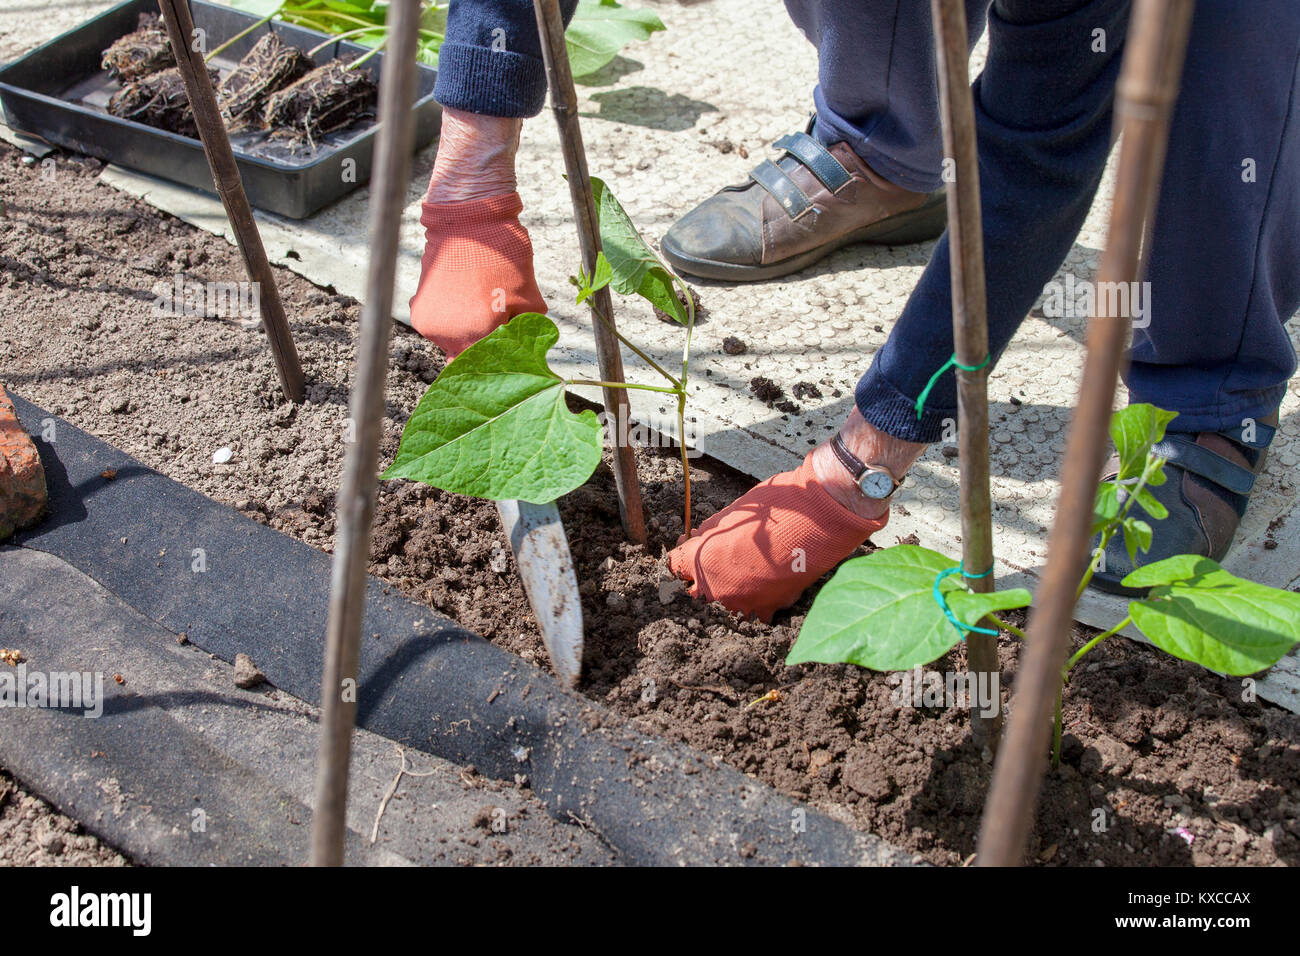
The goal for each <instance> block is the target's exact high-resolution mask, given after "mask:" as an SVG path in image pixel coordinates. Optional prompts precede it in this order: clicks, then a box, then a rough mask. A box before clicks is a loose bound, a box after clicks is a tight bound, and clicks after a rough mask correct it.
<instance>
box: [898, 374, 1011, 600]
mask: <svg viewBox="0 0 1300 956" xmlns="http://www.w3.org/2000/svg"><path fill="white" fill-rule="evenodd" d="M991 361H993V356H992V354H989V355H986V356H984V361H982V362H980V363H979V365H962V364H961V363H960V362H958V361H957V353H956V352H953V353H952V357H951V358H950V359H948V361H946V362H944V363H943V364H942V365H940V366H939V370H938V371H937V372H935V373H934V374H933V375H931V376H930V381H928V382H926V383H925V388H923V389H921V394H920V395H918V396H917V397H916V420H917V421H918V422H919V421H920V420H921V411H922V409H924V408H925V400H926V399H927V398H929V397H930V389H932V388H934V383H935V382H937V381H939V376H940V375H942V374H943V373H944V372H946V371H948V369H950V368H959V369H961V370H962V371H963V372H978V371H979V370H980V369H982V368H983V367H984V366H986V365H988V364H989V362H991ZM966 576H967V577H971V575H969V574H968V575H966ZM978 576H980V577H982V575H978Z"/></svg>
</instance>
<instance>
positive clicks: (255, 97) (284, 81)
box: [217, 33, 313, 132]
mask: <svg viewBox="0 0 1300 956" xmlns="http://www.w3.org/2000/svg"><path fill="white" fill-rule="evenodd" d="M312 66H313V64H312V61H311V58H310V57H308V56H307V54H305V53H303V52H302V51H301V50H299V49H298V48H297V47H293V46H290V45H289V44H288V43H285V42H284V41H283V40H282V39H280V35H279V34H278V33H268V34H266V35H265V36H263V37H262V38H261V39H260V40H258V41H257V43H256V44H254V46H253V48H252V49H251V50H249V51H248V52H247V53H245V54H244V58H243V59H242V60H240V61H239V66H237V67H236V68H235V70H234V72H232V73H231V74H230V75H229V76H228V77H226V79H225V81H224V82H223V83H222V84H221V86H219V87H218V88H217V100H218V102H219V103H220V104H221V115H222V117H223V118H224V119H225V121H226V126H227V127H228V128H229V129H230V131H231V132H238V131H240V130H243V129H249V128H253V127H255V126H257V125H258V124H259V123H260V122H261V119H262V113H263V109H264V107H265V106H266V101H267V100H268V99H269V98H270V97H271V95H272V94H273V93H276V92H278V91H280V90H282V89H284V88H285V87H287V86H289V85H290V84H292V83H293V82H294V81H295V80H298V79H301V78H302V77H303V76H305V75H306V74H307V73H309V72H310V71H311V69H312Z"/></svg>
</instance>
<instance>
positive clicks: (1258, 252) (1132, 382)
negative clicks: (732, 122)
mask: <svg viewBox="0 0 1300 956" xmlns="http://www.w3.org/2000/svg"><path fill="white" fill-rule="evenodd" d="M786 5H787V7H788V8H789V9H790V13H791V15H792V16H793V17H794V19H795V22H796V23H797V24H798V25H799V26H800V28H801V29H802V30H803V31H804V32H805V34H806V35H808V37H809V39H811V40H812V41H813V42H814V43H815V44H816V45H817V46H818V51H819V84H818V89H817V92H816V95H815V100H816V105H817V108H818V118H817V130H816V131H817V135H818V136H819V138H821V139H823V140H824V141H826V142H834V141H836V140H847V141H848V142H850V144H851V145H853V147H854V149H855V150H856V151H857V152H859V153H860V154H861V155H862V156H863V157H864V158H865V159H866V160H867V161H868V163H870V164H871V165H872V166H873V168H876V169H878V170H879V171H880V173H881V175H883V176H885V177H886V178H889V179H891V180H893V181H895V182H897V183H898V184H899V185H902V186H906V187H908V188H911V189H917V190H929V189H934V188H936V187H937V186H938V185H939V183H940V182H941V176H940V173H941V164H942V151H943V148H942V138H941V134H940V131H939V114H938V107H937V88H936V80H935V69H934V65H933V63H934V52H933V45H934V40H933V35H932V32H931V24H930V17H929V13H928V6H929V5H928V3H926V2H924V0H787V4H786ZM966 6H967V14H968V19H969V21H970V23H971V33H972V42H973V39H974V36H975V35H977V34H978V30H979V25H980V24H981V23H982V22H983V19H984V15H985V11H986V10H987V19H988V29H989V56H988V61H987V63H986V65H985V68H984V71H983V73H982V75H981V76H980V77H979V79H978V80H977V81H976V83H975V87H974V98H975V116H976V124H977V130H978V137H979V157H980V198H981V202H982V206H983V214H984V255H985V269H986V275H987V282H988V317H989V344H990V349H991V351H992V354H993V357H994V359H995V360H996V359H997V357H998V356H999V355H1001V353H1002V352H1003V350H1004V349H1005V348H1006V347H1007V344H1008V343H1009V342H1010V341H1011V338H1012V336H1013V335H1014V334H1015V332H1016V329H1017V328H1019V326H1020V323H1021V321H1022V320H1023V318H1024V316H1025V315H1026V314H1027V313H1028V312H1029V310H1030V309H1031V308H1032V307H1033V305H1034V302H1035V301H1036V300H1037V299H1038V297H1039V295H1040V294H1042V293H1043V291H1044V287H1045V285H1046V284H1047V283H1049V282H1050V281H1051V280H1052V277H1053V275H1054V274H1055V273H1056V271H1057V269H1058V268H1059V267H1060V265H1061V263H1062V262H1063V261H1064V259H1065V256H1066V254H1067V253H1068V252H1069V250H1070V247H1071V245H1072V243H1073V241H1074V238H1075V236H1076V235H1077V233H1078V230H1079V228H1080V226H1081V225H1082V224H1083V220H1084V218H1085V217H1086V215H1087V213H1088V209H1089V207H1090V206H1091V204H1092V200H1093V198H1094V195H1095V193H1096V190H1097V186H1098V183H1099V181H1100V178H1101V174H1102V170H1103V168H1104V166H1105V162H1106V157H1107V154H1108V152H1109V148H1110V138H1111V128H1112V115H1111V114H1112V109H1111V107H1112V103H1113V98H1114V87H1115V79H1116V77H1117V75H1118V72H1119V66H1120V59H1121V55H1122V53H1123V40H1124V32H1125V28H1126V26H1127V20H1128V12H1129V3H1128V0H994V2H993V4H992V6H991V8H990V7H989V4H988V3H987V0H983V2H981V0H968V2H967V4H966ZM1099 30H1100V31H1104V32H1103V33H1101V34H1099V33H1097V31H1099ZM1099 40H1103V41H1104V44H1103V43H1099V42H1098V41H1099ZM861 51H866V52H867V56H866V57H865V58H864V57H863V56H862V53H861ZM864 60H865V62H866V63H867V64H868V65H869V66H874V67H877V68H874V69H873V68H867V69H863V67H862V64H863V62H864ZM1298 67H1300V3H1297V2H1296V0H1200V2H1199V3H1197V6H1196V15H1195V20H1194V24H1193V30H1192V37H1191V44H1190V48H1189V49H1188V53H1187V63H1186V67H1185V71H1184V76H1183V82H1182V90H1181V93H1180V96H1179V100H1178V105H1177V108H1176V110H1175V116H1174V121H1173V126H1172V131H1171V138H1170V144H1169V154H1168V159H1167V163H1166V168H1165V175H1164V182H1163V186H1162V189H1161V193H1160V201H1159V206H1158V209H1157V214H1156V221H1155V226H1154V234H1153V241H1152V246H1151V255H1150V263H1149V269H1148V275H1147V278H1148V279H1149V281H1150V283H1151V285H1150V295H1149V301H1148V305H1149V309H1148V311H1147V313H1146V314H1145V315H1144V316H1143V317H1142V324H1143V325H1144V327H1141V328H1135V330H1134V336H1133V348H1132V354H1131V365H1130V367H1129V369H1128V372H1127V374H1126V376H1125V381H1126V384H1127V385H1128V388H1129V394H1130V398H1131V400H1133V401H1141V402H1152V403H1154V404H1156V405H1159V406H1161V407H1162V408H1167V409H1169V410H1171V411H1176V412H1178V413H1179V418H1178V419H1177V420H1176V421H1175V422H1174V424H1173V428H1175V429H1177V430H1180V431H1211V430H1212V431H1219V430H1234V429H1239V428H1241V427H1242V423H1243V420H1244V419H1247V418H1251V419H1258V418H1260V417H1262V416H1264V415H1266V414H1268V413H1269V412H1271V411H1273V410H1275V409H1276V407H1277V405H1278V403H1279V402H1280V401H1281V399H1282V395H1283V394H1284V392H1285V390H1286V383H1287V380H1288V379H1289V378H1290V377H1291V375H1292V374H1293V373H1294V372H1295V369H1296V356H1295V351H1294V349H1293V348H1292V346H1291V342H1290V338H1289V337H1288V336H1287V333H1286V329H1285V327H1284V325H1285V322H1286V321H1287V319H1288V318H1290V317H1291V316H1292V315H1293V314H1294V313H1295V312H1296V310H1297V309H1298V308H1300V102H1298V101H1300V87H1298V83H1300V78H1298V77H1297V68H1298ZM950 282H951V278H950V273H949V250H948V243H947V239H946V237H945V238H944V239H942V240H940V242H939V244H938V246H937V247H936V249H935V251H934V255H933V257H932V258H931V260H930V263H929V265H928V266H927V268H926V270H925V273H924V274H923V275H922V277H921V280H920V282H919V283H918V284H917V287H916V289H915V290H914V291H913V293H912V296H911V298H910V299H909V300H908V303H907V305H906V306H905V307H904V309H903V314H902V316H901V317H900V318H899V320H898V322H897V323H896V324H895V326H894V328H893V330H892V332H891V334H890V336H889V339H888V341H887V342H886V344H885V346H884V347H883V348H881V349H880V351H879V352H878V353H877V354H876V356H875V358H874V360H873V362H872V365H871V368H870V369H869V370H868V372H867V373H866V375H864V376H863V378H862V380H861V381H860V382H859V384H858V388H857V393H856V398H857V404H858V408H859V409H860V410H861V412H862V414H863V415H864V416H865V417H866V419H867V420H868V421H869V422H871V423H872V424H873V425H875V426H876V427H878V428H880V429H882V430H883V431H885V432H888V433H889V434H892V435H894V436H896V437H898V438H902V439H906V440H908V441H926V442H930V441H936V440H938V439H939V438H940V436H941V434H942V432H943V423H944V419H950V418H955V417H956V404H957V394H956V381H955V377H954V375H953V374H952V373H945V374H944V375H943V376H942V377H941V378H940V380H939V382H938V383H937V385H936V386H935V388H934V390H933V391H932V392H931V393H930V395H929V397H928V399H927V402H926V406H925V411H924V413H923V414H922V416H921V418H920V419H919V420H918V418H917V415H916V412H915V408H914V403H915V400H916V397H917V395H919V394H920V392H921V390H922V389H923V388H924V387H925V384H926V382H927V381H928V380H929V378H930V376H931V374H932V373H933V372H934V371H935V370H936V369H937V368H939V367H940V366H941V365H942V364H943V363H944V362H945V361H946V360H947V359H948V357H949V356H950V355H951V354H952V350H953V344H952V325H951V322H952V319H951V308H952V298H951V286H950Z"/></svg>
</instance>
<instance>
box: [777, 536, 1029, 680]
mask: <svg viewBox="0 0 1300 956" xmlns="http://www.w3.org/2000/svg"><path fill="white" fill-rule="evenodd" d="M953 564H955V562H954V561H953V560H952V559H951V558H949V557H947V556H946V555H942V554H940V553H939V552H937V551H931V550H929V549H928V548H922V547H918V546H916V545H911V544H903V545H897V546H895V547H892V548H884V549H882V550H880V551H873V552H872V553H871V554H868V555H866V556H865V557H861V558H853V559H852V560H850V561H846V562H844V564H842V565H840V567H839V570H837V571H836V572H835V576H834V577H832V578H831V579H830V580H829V581H828V582H826V586H825V587H823V588H822V589H821V591H820V592H819V593H818V595H817V598H816V600H814V601H813V606H812V609H811V610H810V611H809V612H808V616H807V618H805V619H804V623H803V627H802V628H801V629H800V631H799V637H798V639H797V640H796V641H795V644H794V647H792V648H791V649H790V654H789V656H787V657H786V660H785V662H786V664H787V665H789V664H801V663H805V662H807V661H820V662H823V663H841V662H845V663H850V664H857V665H859V666H861V667H869V668H871V669H872V670H877V671H893V670H908V669H909V668H912V667H917V666H919V665H921V664H928V663H929V662H930V661H932V660H934V659H935V658H937V657H940V656H942V655H943V654H944V653H945V652H946V651H948V650H949V649H950V648H952V647H954V646H955V645H957V644H959V643H961V640H962V632H960V631H959V630H958V629H957V628H955V627H953V625H952V624H951V622H949V620H948V619H947V618H946V617H945V616H944V613H943V609H942V608H940V607H939V604H938V602H936V601H935V599H934V593H933V591H934V580H935V577H936V576H937V575H938V574H939V573H940V572H941V571H944V570H946V569H948V568H951V567H952V566H953ZM939 587H940V591H941V593H942V594H943V596H944V599H945V600H946V601H947V602H948V607H949V609H951V611H952V613H953V616H954V617H956V618H957V620H959V621H961V622H962V623H963V624H967V625H971V626H974V625H976V624H977V623H978V622H979V620H980V619H981V618H983V617H984V616H985V615H987V614H991V613H992V612H994V611H1002V610H1007V609H1010V608H1018V607H1026V606H1028V604H1029V602H1030V600H1031V595H1030V593H1029V592H1028V591H1026V590H1024V589H1023V588H1017V589H1015V590H1010V591H995V592H993V593H991V594H975V593H973V592H971V591H969V590H967V589H966V587H965V586H964V585H962V584H961V583H960V575H952V576H949V577H947V578H945V579H944V580H943V581H942V582H941V583H940V585H939Z"/></svg>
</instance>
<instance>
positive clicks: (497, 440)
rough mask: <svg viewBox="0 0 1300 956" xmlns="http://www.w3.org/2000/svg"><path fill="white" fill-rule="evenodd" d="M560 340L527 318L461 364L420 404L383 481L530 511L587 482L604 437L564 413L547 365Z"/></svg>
mask: <svg viewBox="0 0 1300 956" xmlns="http://www.w3.org/2000/svg"><path fill="white" fill-rule="evenodd" d="M559 335H560V334H559V330H558V329H556V327H555V323H554V322H552V321H551V320H550V319H548V318H547V317H546V316H544V315H538V314H537V313H536V312H525V313H524V314H522V315H519V316H516V317H515V318H513V319H511V320H510V321H509V322H507V323H506V324H505V325H503V326H501V327H500V328H499V329H497V330H496V331H494V332H493V333H492V334H491V335H489V336H487V337H486V338H484V339H482V340H481V341H479V342H476V343H475V344H473V345H471V346H470V347H469V348H467V349H466V350H465V351H464V352H462V353H461V354H460V355H458V356H457V357H456V359H455V360H454V361H452V362H451V363H449V364H448V365H447V367H446V368H445V369H443V371H442V374H441V375H439V376H438V377H437V379H435V380H434V382H433V384H432V385H430V386H429V389H428V391H426V392H425V393H424V397H423V398H421V399H420V403H419V404H418V405H417V406H416V408H415V411H414V412H413V413H412V414H411V419H410V421H408V422H407V423H406V428H405V429H404V430H403V431H402V440H401V442H400V444H399V445H398V448H397V457H396V458H395V459H394V460H393V463H392V464H391V465H389V467H388V470H387V471H385V472H384V474H383V475H382V477H383V478H410V479H413V480H415V481H420V482H423V483H424V484H427V485H433V486H434V487H435V488H442V489H444V490H445V491H453V492H456V493H457V494H462V495H471V496H473V497H476V498H490V499H492V500H494V501H501V500H504V499H510V498H517V499H520V500H522V501H531V502H534V503H536V504H542V503H545V502H548V501H554V500H555V499H556V498H558V497H559V496H560V495H563V494H566V493H568V492H570V491H572V490H573V489H574V488H577V487H578V486H579V485H581V484H582V483H583V482H585V481H586V480H587V479H588V478H590V477H591V474H592V472H594V471H595V470H596V466H597V465H599V464H600V451H601V442H602V438H603V433H602V430H601V426H600V422H599V421H597V419H596V415H595V413H594V412H592V411H591V410H590V409H588V410H586V411H583V412H581V413H580V414H577V415H575V414H574V413H573V412H571V411H569V409H568V406H567V405H566V404H565V401H564V379H562V378H560V376H558V375H556V374H555V373H554V372H552V371H551V369H550V367H549V366H548V365H547V364H546V353H547V352H548V351H549V350H550V348H551V346H553V345H554V344H555V342H556V340H557V339H558V338H559Z"/></svg>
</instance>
